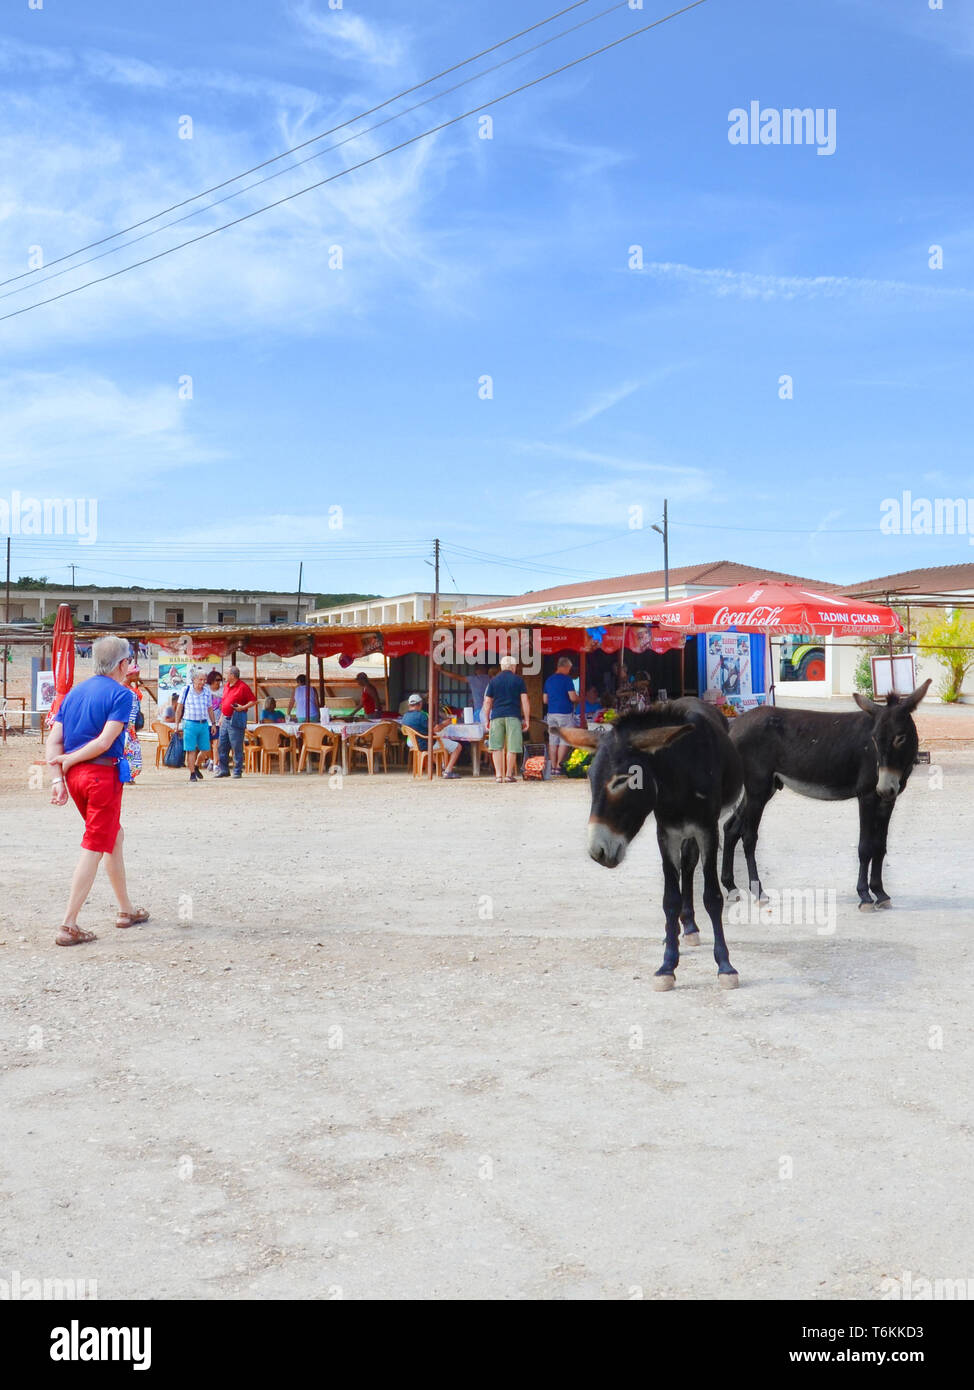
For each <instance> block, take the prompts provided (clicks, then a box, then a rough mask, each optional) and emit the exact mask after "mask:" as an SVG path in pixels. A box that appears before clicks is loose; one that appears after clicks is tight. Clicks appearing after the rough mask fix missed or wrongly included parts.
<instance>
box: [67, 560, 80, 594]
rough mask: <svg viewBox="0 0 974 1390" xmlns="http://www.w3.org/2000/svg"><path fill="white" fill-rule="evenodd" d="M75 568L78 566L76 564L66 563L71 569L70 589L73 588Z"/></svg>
mask: <svg viewBox="0 0 974 1390" xmlns="http://www.w3.org/2000/svg"><path fill="white" fill-rule="evenodd" d="M77 568H78V566H77V565H68V569H69V570H70V571H71V587H72V589H73V588H74V572H75V570H76V569H77Z"/></svg>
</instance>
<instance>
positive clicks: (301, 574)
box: [294, 560, 310, 708]
mask: <svg viewBox="0 0 974 1390" xmlns="http://www.w3.org/2000/svg"><path fill="white" fill-rule="evenodd" d="M303 578H304V561H303V560H302V561H301V563H300V564H299V565H298V611H297V614H296V615H295V619H294V620H295V622H298V623H299V622H300V621H301V581H302V579H303ZM309 708H310V706H309Z"/></svg>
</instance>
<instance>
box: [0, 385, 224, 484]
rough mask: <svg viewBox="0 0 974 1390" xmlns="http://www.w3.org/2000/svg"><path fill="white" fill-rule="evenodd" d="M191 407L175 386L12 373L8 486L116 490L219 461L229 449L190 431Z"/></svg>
mask: <svg viewBox="0 0 974 1390" xmlns="http://www.w3.org/2000/svg"><path fill="white" fill-rule="evenodd" d="M191 412H192V405H191V404H190V403H188V402H186V401H182V400H180V399H179V390H178V382H177V381H176V380H173V382H172V384H171V385H170V386H153V387H151V388H148V389H146V388H130V389H125V388H123V387H121V386H119V385H118V384H117V382H115V381H112V380H110V379H109V378H107V377H104V376H99V375H97V374H94V373H91V372H85V371H68V370H66V371H63V372H30V371H21V372H13V373H11V374H9V375H7V376H5V377H3V378H2V379H0V417H2V419H3V433H2V436H0V468H2V469H3V473H4V478H5V482H6V486H7V487H8V488H19V489H20V490H22V491H25V492H34V491H36V490H37V488H38V487H39V486H43V487H45V488H50V489H52V490H55V489H59V490H61V491H62V492H63V491H65V490H67V491H68V492H69V493H71V492H73V493H78V494H80V493H87V494H89V495H90V494H92V493H95V492H97V490H98V489H99V488H103V489H104V488H108V489H110V490H111V491H113V492H115V491H117V489H118V488H119V485H120V480H122V479H124V478H126V477H128V476H129V475H130V474H131V475H134V474H135V472H136V470H137V473H138V477H139V478H140V480H141V481H142V483H143V484H144V483H145V482H147V481H148V480H149V479H150V478H151V477H153V476H159V475H164V474H165V475H168V474H170V473H171V472H172V470H173V469H180V468H184V467H189V466H191V465H195V464H201V463H212V462H215V461H217V460H219V459H220V458H222V457H223V456H224V455H223V451H222V450H221V449H218V448H214V447H212V446H210V445H207V444H206V443H204V442H203V441H202V440H201V439H200V438H198V437H197V436H196V435H195V434H194V432H193V429H192V427H191V424H190V421H191V418H192V416H191Z"/></svg>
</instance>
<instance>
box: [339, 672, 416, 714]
mask: <svg viewBox="0 0 974 1390" xmlns="http://www.w3.org/2000/svg"><path fill="white" fill-rule="evenodd" d="M355 679H356V680H357V681H358V683H359V685H360V686H361V687H362V699H361V700H360V702H359V704H358V705H356V707H355V709H353V710H352V718H353V719H354V718H356V716H357V715H359V714H362V715H364V716H365V718H366V719H375V717H376V715H377V714H378V713H379V710H380V709H381V708H382V696H381V695H380V694H379V692H378V690H377V689H376V687H375V686H374V685H373V684H372V682H371V681H370V680H369V678H368V676H367V675H366V674H365V672H364V671H359V673H358V675H357V676H356V677H355ZM421 703H422V702H421Z"/></svg>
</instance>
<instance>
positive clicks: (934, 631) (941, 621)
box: [919, 608, 974, 704]
mask: <svg viewBox="0 0 974 1390" xmlns="http://www.w3.org/2000/svg"><path fill="white" fill-rule="evenodd" d="M919 638H920V651H921V653H922V654H923V655H924V656H932V657H933V659H934V661H936V662H939V664H940V665H941V666H942V667H943V668H944V676H943V679H942V680H941V682H940V685H939V686H938V688H937V690H938V694H939V695H940V698H941V699H942V700H943V701H944V702H945V703H946V704H953V703H954V702H955V701H956V700H959V699H960V694H961V688H962V686H963V684H964V677H965V676H966V675H967V673H968V671H970V670H971V669H972V667H974V615H972V614H970V613H969V612H967V611H965V609H963V608H945V609H944V611H943V613H942V614H941V613H940V612H935V613H931V614H930V615H929V616H927V617H925V618H924V619H923V621H922V622H921V623H920V631H919Z"/></svg>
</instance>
